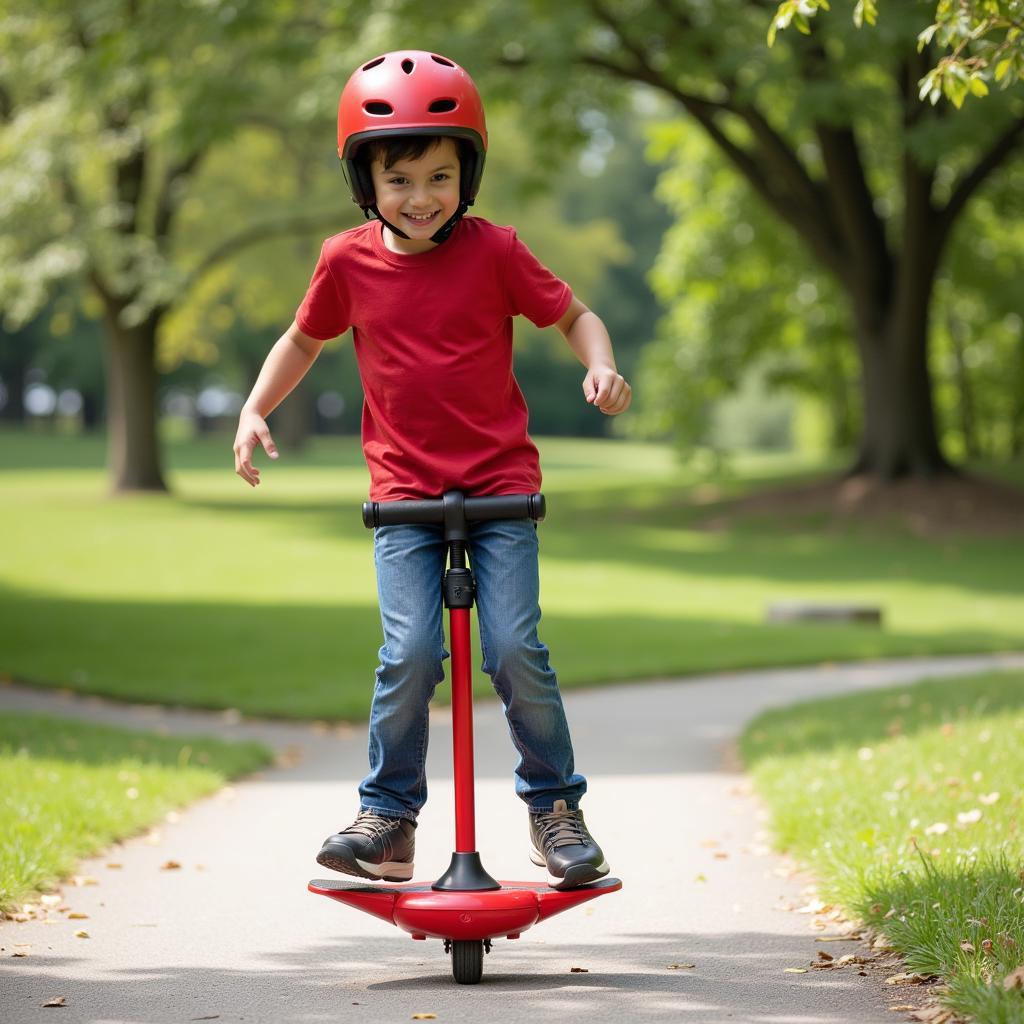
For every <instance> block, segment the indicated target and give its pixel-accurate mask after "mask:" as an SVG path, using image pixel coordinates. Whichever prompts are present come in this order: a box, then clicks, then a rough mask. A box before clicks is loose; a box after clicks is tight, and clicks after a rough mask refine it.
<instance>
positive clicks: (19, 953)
mask: <svg viewBox="0 0 1024 1024" xmlns="http://www.w3.org/2000/svg"><path fill="white" fill-rule="evenodd" d="M11 956H28V953H22V952H18V953H12V954H11Z"/></svg>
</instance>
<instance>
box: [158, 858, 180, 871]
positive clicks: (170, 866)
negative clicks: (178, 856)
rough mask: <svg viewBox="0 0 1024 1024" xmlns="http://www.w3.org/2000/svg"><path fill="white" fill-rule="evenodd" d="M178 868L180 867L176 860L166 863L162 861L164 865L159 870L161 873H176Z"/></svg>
mask: <svg viewBox="0 0 1024 1024" xmlns="http://www.w3.org/2000/svg"><path fill="white" fill-rule="evenodd" d="M180 867H181V865H180V864H179V863H178V862H177V861H176V860H168V861H164V863H163V864H161V865H160V870H161V871H177V870H178V869H179V868H180Z"/></svg>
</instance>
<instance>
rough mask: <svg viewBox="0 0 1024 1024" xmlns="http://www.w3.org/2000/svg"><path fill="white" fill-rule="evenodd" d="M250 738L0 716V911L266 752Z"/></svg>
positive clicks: (258, 761)
mask: <svg viewBox="0 0 1024 1024" xmlns="http://www.w3.org/2000/svg"><path fill="white" fill-rule="evenodd" d="M270 758H271V755H270V751H269V750H267V749H266V748H265V747H263V746H261V745H259V744H256V743H224V742H221V741H220V740H216V739H210V738H207V737H202V738H200V737H187V736H178V737H173V738H172V737H169V736H157V735H154V734H152V733H144V732H129V731H128V730H126V729H115V728H111V727H109V726H100V725H92V724H90V723H88V722H78V721H70V720H66V719H59V718H50V717H48V716H44V715H26V714H4V715H3V716H2V717H0V835H3V837H4V841H3V843H0V912H2V911H4V910H11V909H13V908H14V906H15V904H16V903H17V902H18V901H20V900H24V899H25V898H26V897H28V896H29V895H30V894H31V892H32V891H33V890H46V889H48V888H50V887H52V886H54V885H55V884H57V883H58V882H59V881H60V880H61V879H62V878H63V877H65V876H67V875H68V874H69V873H70V872H71V871H72V870H73V869H74V865H75V861H76V860H78V859H79V858H81V857H85V856H88V855H90V854H93V853H96V852H98V851H99V850H101V849H103V847H105V846H107V845H108V844H110V843H111V842H114V841H115V840H118V839H124V838H126V837H127V836H130V835H132V834H134V833H137V832H138V831H140V830H141V829H143V828H145V827H146V826H148V825H153V824H155V823H157V822H159V821H160V820H161V819H162V818H163V816H164V815H165V814H166V813H167V812H168V811H170V810H173V809H174V808H175V807H180V806H181V805H182V804H185V803H188V802H189V801H191V800H194V799H196V798H197V797H199V796H203V795H205V794H207V793H209V792H211V791H213V790H215V789H217V788H219V787H220V786H222V785H223V784H224V782H225V781H226V780H227V779H230V778H233V777H235V776H237V775H242V774H245V773H247V772H251V771H254V770H255V769H257V768H260V767H262V766H263V765H265V764H267V763H268V762H269V761H270Z"/></svg>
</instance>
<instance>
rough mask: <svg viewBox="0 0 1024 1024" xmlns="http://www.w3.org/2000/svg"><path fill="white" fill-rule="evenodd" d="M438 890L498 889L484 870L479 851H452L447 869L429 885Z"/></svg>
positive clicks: (477, 890)
mask: <svg viewBox="0 0 1024 1024" xmlns="http://www.w3.org/2000/svg"><path fill="white" fill-rule="evenodd" d="M431 888H432V889H436V890H437V891H438V892H490V891H491V890H493V889H500V888H501V883H500V882H496V881H495V880H494V879H493V878H491V876H490V875H489V874H487V872H486V871H485V870H484V866H483V864H482V863H481V862H480V854H479V853H453V854H452V862H451V863H450V864H449V865H448V870H447V871H446V872H445V873H444V874H443V875H442V876H441V877H440V878H439V879H438V880H437V881H436V882H435V883H434V884H433V885H432V886H431Z"/></svg>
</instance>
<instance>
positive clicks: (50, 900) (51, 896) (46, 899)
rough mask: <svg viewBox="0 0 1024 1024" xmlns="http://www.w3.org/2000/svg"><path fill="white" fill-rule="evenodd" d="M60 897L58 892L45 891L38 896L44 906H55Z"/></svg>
mask: <svg viewBox="0 0 1024 1024" xmlns="http://www.w3.org/2000/svg"><path fill="white" fill-rule="evenodd" d="M60 900H61V897H60V894H59V893H47V894H46V895H45V896H40V897H39V902H40V903H42V905H43V906H44V907H55V906H57V904H58V903H60Z"/></svg>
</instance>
